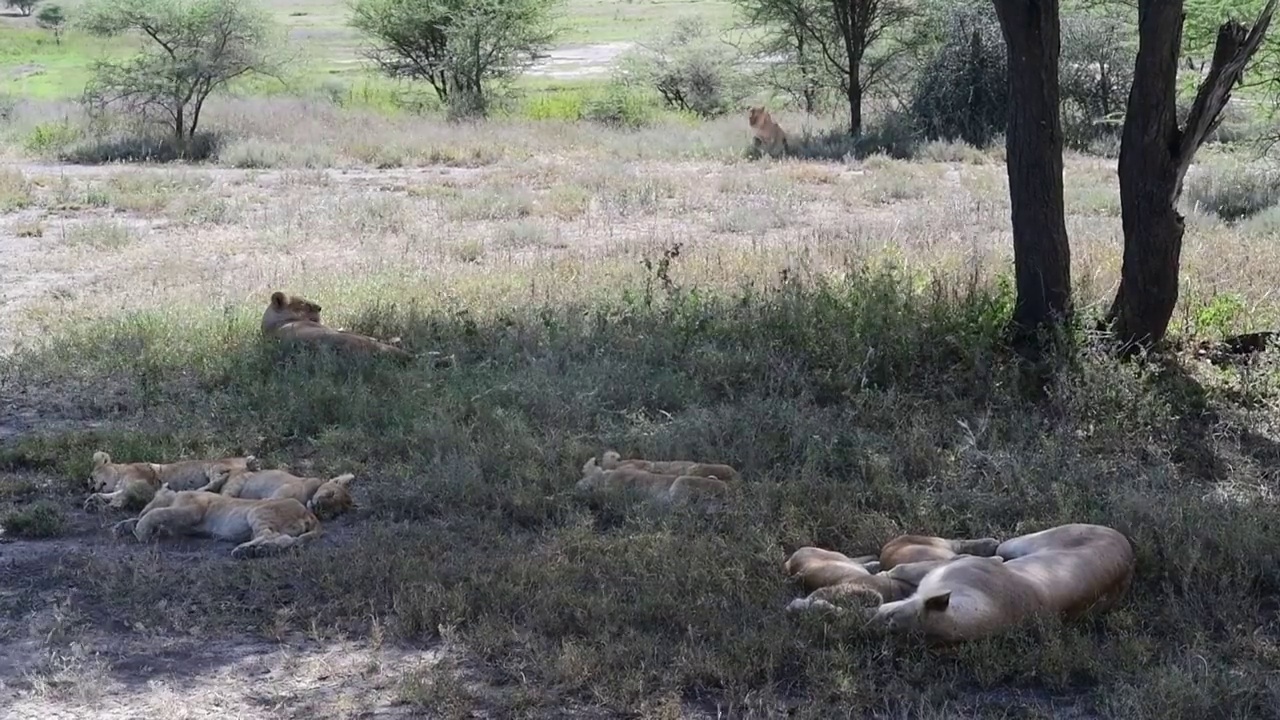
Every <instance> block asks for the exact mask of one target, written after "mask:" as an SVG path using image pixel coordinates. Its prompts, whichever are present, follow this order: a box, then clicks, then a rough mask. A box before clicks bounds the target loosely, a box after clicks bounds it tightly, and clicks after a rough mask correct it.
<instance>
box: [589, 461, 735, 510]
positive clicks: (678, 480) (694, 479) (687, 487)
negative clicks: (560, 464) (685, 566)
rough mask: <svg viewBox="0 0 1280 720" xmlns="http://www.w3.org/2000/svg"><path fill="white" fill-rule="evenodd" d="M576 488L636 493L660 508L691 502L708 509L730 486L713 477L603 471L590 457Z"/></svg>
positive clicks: (632, 470)
mask: <svg viewBox="0 0 1280 720" xmlns="http://www.w3.org/2000/svg"><path fill="white" fill-rule="evenodd" d="M577 489H578V491H580V492H626V491H636V492H639V493H641V494H643V495H647V496H648V497H649V498H651V499H652V500H654V501H656V502H658V503H660V504H663V505H680V504H685V503H694V504H697V505H701V506H704V507H707V506H708V503H712V502H714V501H716V500H719V499H723V498H724V497H725V496H726V495H727V494H728V491H729V486H728V484H727V483H725V482H724V481H723V480H720V479H719V478H715V477H702V476H695V475H664V474H660V473H653V472H649V471H647V470H642V469H640V468H636V467H630V466H627V467H619V468H615V469H613V470H605V469H604V468H602V467H600V466H599V465H597V464H596V459H595V458H591V459H590V460H588V461H587V463H586V464H585V465H583V467H582V479H581V480H579V481H578V484H577Z"/></svg>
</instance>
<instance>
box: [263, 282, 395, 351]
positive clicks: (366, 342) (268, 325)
mask: <svg viewBox="0 0 1280 720" xmlns="http://www.w3.org/2000/svg"><path fill="white" fill-rule="evenodd" d="M320 309H321V308H320V305H318V304H317V303H314V302H312V301H310V300H307V299H306V298H302V297H298V296H296V295H286V294H284V293H283V292H280V291H279V290H277V291H275V292H273V293H271V301H270V302H269V303H267V309H266V310H265V311H264V312H263V313H262V334H263V335H265V336H267V337H272V338H276V339H279V340H287V341H295V342H305V343H311V344H318V345H328V346H331V347H337V348H341V349H343V350H353V351H357V352H365V353H374V354H385V355H391V356H393V357H396V358H398V359H400V360H409V359H412V358H413V356H412V355H411V354H409V353H408V352H405V351H404V350H401V349H400V348H398V347H396V346H394V345H390V344H388V343H385V342H382V341H381V340H377V339H374V338H371V337H369V336H368V335H361V334H359V333H354V332H349V331H346V330H337V329H334V328H331V327H329V326H327V325H325V324H324V323H322V322H321V321H320Z"/></svg>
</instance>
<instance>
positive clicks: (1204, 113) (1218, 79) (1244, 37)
mask: <svg viewBox="0 0 1280 720" xmlns="http://www.w3.org/2000/svg"><path fill="white" fill-rule="evenodd" d="M1276 2H1277V0H1270V1H1269V2H1268V3H1267V4H1266V6H1265V7H1263V8H1262V11H1261V12H1260V13H1258V19H1257V20H1255V21H1254V23H1253V27H1252V28H1246V27H1245V26H1243V25H1241V24H1240V23H1238V22H1236V21H1235V20H1228V21H1227V22H1225V23H1223V24H1222V26H1221V27H1219V28H1218V41H1217V44H1216V45H1214V48H1213V61H1212V62H1211V63H1210V65H1209V74H1208V75H1207V76H1206V77H1205V79H1204V81H1203V82H1201V83H1200V88H1199V90H1197V91H1196V99H1195V102H1194V103H1192V105H1191V111H1190V112H1189V113H1187V121H1186V123H1185V125H1184V126H1183V130H1182V135H1181V138H1180V139H1179V142H1178V162H1179V172H1178V178H1179V182H1178V185H1179V186H1181V184H1182V183H1181V179H1182V176H1183V175H1185V174H1186V172H1187V168H1188V167H1189V166H1190V165H1191V159H1192V157H1194V156H1195V152H1196V150H1198V149H1200V146H1201V145H1202V144H1204V140H1205V138H1206V137H1208V136H1209V133H1211V132H1213V130H1214V128H1216V127H1217V126H1218V123H1219V122H1221V121H1222V110H1223V108H1225V107H1226V106H1227V102H1228V101H1230V100H1231V90H1232V88H1234V87H1235V86H1236V84H1238V83H1239V82H1240V79H1241V78H1242V77H1243V76H1244V71H1245V68H1247V67H1248V65H1249V61H1250V60H1251V59H1252V58H1253V55H1254V53H1256V52H1257V51H1258V47H1259V46H1260V45H1261V44H1262V39H1263V38H1264V37H1265V36H1266V34H1267V27H1268V26H1269V25H1270V24H1271V17H1272V15H1274V14H1275V10H1276Z"/></svg>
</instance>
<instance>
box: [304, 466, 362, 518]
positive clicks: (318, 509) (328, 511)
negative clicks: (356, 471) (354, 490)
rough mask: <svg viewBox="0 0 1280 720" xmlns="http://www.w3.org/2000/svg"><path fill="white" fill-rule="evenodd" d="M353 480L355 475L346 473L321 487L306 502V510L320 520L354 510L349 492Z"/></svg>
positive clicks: (353, 501)
mask: <svg viewBox="0 0 1280 720" xmlns="http://www.w3.org/2000/svg"><path fill="white" fill-rule="evenodd" d="M355 479H356V476H355V475H352V474H351V473H346V474H345V475H339V476H338V477H336V478H333V479H332V480H330V481H329V482H326V483H325V484H323V485H321V486H320V488H319V489H318V490H316V491H315V494H313V495H312V496H311V499H310V500H308V501H307V509H308V510H310V511H311V512H313V513H315V515H316V517H318V518H320V519H321V520H328V519H330V518H334V517H337V516H338V515H341V514H342V513H344V512H346V511H348V510H351V509H353V508H355V507H356V502H355V500H354V499H353V498H352V497H351V491H350V488H351V483H352V482H354V481H355Z"/></svg>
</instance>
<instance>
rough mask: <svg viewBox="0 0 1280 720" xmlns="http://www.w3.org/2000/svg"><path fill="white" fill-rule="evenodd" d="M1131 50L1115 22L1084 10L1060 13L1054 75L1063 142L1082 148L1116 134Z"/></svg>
mask: <svg viewBox="0 0 1280 720" xmlns="http://www.w3.org/2000/svg"><path fill="white" fill-rule="evenodd" d="M1134 52H1135V50H1134V47H1133V44H1132V41H1131V39H1130V37H1129V35H1128V33H1127V32H1126V29H1125V26H1124V24H1123V23H1121V22H1120V21H1119V20H1116V19H1113V18H1106V17H1099V16H1096V15H1091V14H1086V13H1076V14H1072V15H1066V16H1063V18H1062V54H1061V57H1060V58H1059V65H1058V67H1059V71H1058V77H1059V82H1060V91H1061V98H1062V137H1063V140H1064V142H1065V143H1066V144H1067V145H1068V146H1070V147H1073V148H1076V149H1080V150H1088V149H1090V148H1091V147H1094V146H1097V143H1098V142H1099V141H1100V140H1103V139H1108V138H1113V137H1119V135H1120V127H1121V122H1122V120H1123V118H1124V110H1125V105H1126V103H1127V102H1128V96H1129V87H1130V86H1131V85H1132V84H1133V58H1134Z"/></svg>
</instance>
